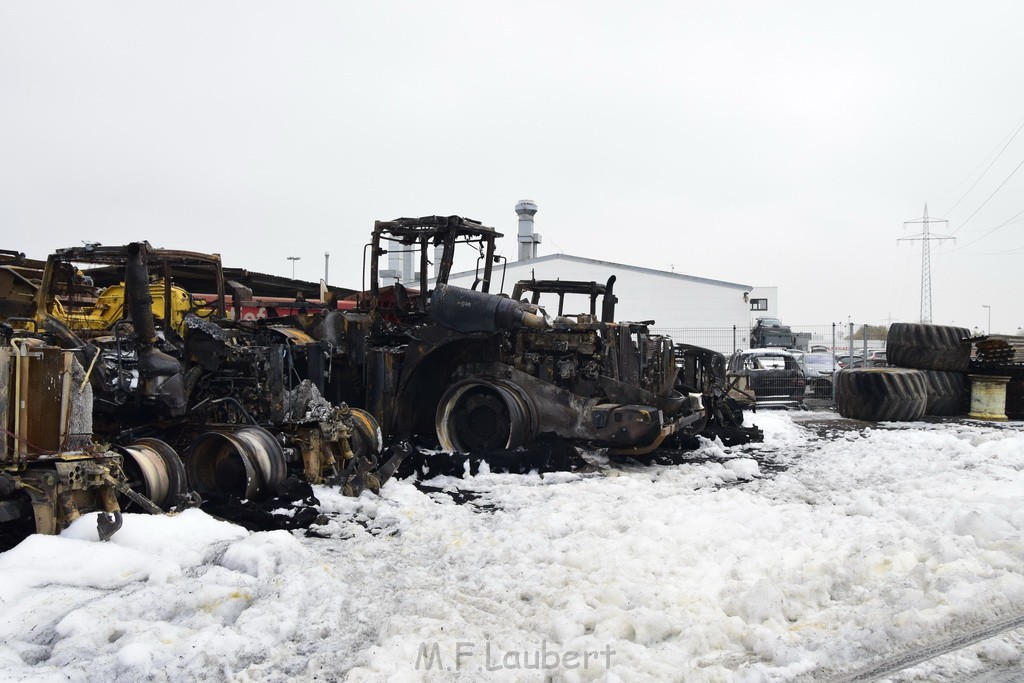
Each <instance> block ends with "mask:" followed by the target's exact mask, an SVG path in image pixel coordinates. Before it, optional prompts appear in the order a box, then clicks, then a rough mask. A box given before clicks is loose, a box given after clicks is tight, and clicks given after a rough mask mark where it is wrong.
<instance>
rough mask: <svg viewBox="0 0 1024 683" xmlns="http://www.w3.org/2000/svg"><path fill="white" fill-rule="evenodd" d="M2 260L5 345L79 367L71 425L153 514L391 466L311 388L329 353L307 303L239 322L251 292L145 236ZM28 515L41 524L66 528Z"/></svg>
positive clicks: (370, 481) (323, 378) (354, 414)
mask: <svg viewBox="0 0 1024 683" xmlns="http://www.w3.org/2000/svg"><path fill="white" fill-rule="evenodd" d="M3 255H4V256H5V257H6V258H5V259H4V260H3V261H0V287H2V288H3V291H0V313H2V315H3V319H4V320H5V325H6V328H5V329H6V330H7V331H8V333H9V334H8V336H9V337H10V338H11V339H12V341H13V343H14V344H15V347H16V348H27V347H29V346H30V345H31V344H45V345H47V348H54V349H55V352H59V353H60V354H61V355H62V357H66V358H68V359H70V360H68V361H66V362H67V363H71V364H72V365H73V366H74V367H80V368H81V375H82V377H81V378H80V379H75V381H74V382H73V384H74V385H75V387H80V388H88V389H89V396H90V401H89V403H90V406H89V408H88V409H83V410H84V412H86V413H89V418H90V420H89V425H88V429H85V428H84V426H83V427H82V428H81V429H79V430H78V431H76V432H75V433H76V434H78V435H80V436H83V437H88V436H92V437H93V438H95V440H96V442H98V443H103V444H106V445H107V446H109V449H110V452H111V454H112V455H116V457H117V458H118V459H119V462H120V465H121V467H120V475H119V476H115V475H112V478H113V479H114V480H116V481H119V482H121V483H122V484H124V483H127V484H128V486H127V487H125V486H121V488H128V490H129V491H133V492H136V493H138V494H142V495H141V496H137V497H138V498H139V499H140V500H142V499H144V498H145V499H151V500H152V501H153V503H155V506H154V505H151V506H150V507H152V509H155V510H159V509H164V510H166V509H170V508H172V507H181V506H185V505H189V504H194V503H196V502H197V501H198V499H199V497H205V498H210V497H214V498H216V497H228V498H234V499H244V500H259V499H261V498H268V497H270V496H272V495H273V494H275V493H276V492H277V491H278V490H279V489H280V488H281V487H282V485H283V484H284V483H285V480H286V478H287V476H288V473H289V470H292V471H295V472H298V473H301V475H302V476H303V477H304V479H305V480H306V481H307V482H309V483H322V482H325V481H333V482H337V483H339V484H340V485H341V486H342V487H343V489H344V490H346V492H347V493H350V494H355V493H358V492H359V491H361V490H362V489H364V488H370V489H376V488H378V487H379V485H380V483H381V480H382V479H386V478H387V476H390V473H391V471H393V469H394V466H395V464H394V463H393V464H392V465H391V466H390V470H389V469H388V466H387V464H385V467H383V468H382V467H379V466H378V462H377V458H378V455H379V453H380V451H381V440H380V430H379V428H378V427H377V424H376V421H375V420H374V418H373V417H372V416H371V415H370V414H369V413H367V412H365V411H362V410H359V409H358V408H350V407H349V406H347V405H344V404H341V405H334V404H331V403H330V402H329V401H328V400H327V399H325V398H324V396H323V393H324V391H326V389H327V387H328V386H329V385H330V384H331V373H330V371H329V361H330V359H331V358H332V356H333V355H334V352H333V350H332V349H331V347H330V345H329V344H328V343H326V342H320V341H318V340H317V339H315V338H314V337H312V336H311V335H310V334H309V333H308V332H307V331H306V330H305V329H304V326H306V327H308V326H311V325H312V323H313V321H314V320H315V319H317V318H320V317H322V316H318V314H317V312H316V307H317V304H318V303H319V302H312V303H304V304H303V306H302V308H303V309H304V310H303V311H301V312H298V313H297V314H295V315H289V316H285V317H281V318H265V319H260V320H242V319H240V318H242V317H244V316H242V315H241V313H242V311H243V310H244V309H246V308H249V309H251V308H253V301H252V299H253V293H252V290H251V289H250V288H248V287H245V286H243V285H241V284H239V283H237V282H234V281H228V280H226V279H225V277H224V272H223V269H222V267H221V262H220V257H219V256H218V255H216V254H213V255H211V254H200V253H195V252H185V251H173V250H164V249H154V248H152V247H150V245H149V244H148V243H145V242H137V243H132V244H129V245H126V246H119V247H101V246H86V247H79V248H71V249H62V250H59V251H57V252H56V253H55V254H53V255H52V256H50V257H49V259H48V260H47V261H46V262H45V263H40V262H30V261H27V260H25V259H23V258H19V257H20V255H15V254H14V253H13V252H11V253H8V252H4V254H3ZM183 284H187V285H188V287H189V288H188V289H186V288H185V287H183V286H182V285H183ZM229 290H230V293H229ZM197 292H200V293H201V294H197ZM17 367H20V366H17ZM19 376H20V375H19ZM64 381H68V380H64ZM12 400H13V399H12ZM62 410H67V409H65V408H62ZM17 415H19V416H21V417H20V419H21V421H22V424H20V425H19V429H22V430H24V429H28V430H29V431H30V432H31V430H32V429H34V428H35V429H37V430H39V429H42V430H44V431H46V430H50V431H53V428H52V425H50V422H49V421H46V420H43V419H42V418H43V417H44V416H43V415H42V414H31V413H27V414H22V413H18V414H17ZM83 425H84V423H83ZM65 431H66V430H65ZM58 432H59V434H63V431H60V430H58ZM53 438H57V439H58V442H59V443H63V440H64V437H63V436H57V435H55V436H53ZM51 441H52V438H51ZM90 441H91V440H90ZM52 446H53V444H50V448H48V449H46V450H48V451H52V450H55V449H54V448H53V447H52ZM18 448H22V450H24V445H19V444H17V443H16V444H15V448H14V452H15V453H19V452H20V451H18ZM56 450H60V449H56ZM100 450H103V449H100ZM23 459H24V457H22V460H23ZM111 462H113V461H111ZM115 469H117V468H115ZM0 486H4V487H5V488H10V485H9V484H8V483H6V480H2V481H0ZM0 493H3V491H0ZM103 495H104V496H106V494H103ZM2 497H4V496H0V498H2ZM58 498H59V496H58ZM100 502H101V503H102V504H103V509H108V508H110V507H112V506H111V505H110V504H109V502H107V499H106V498H104V499H103V500H101V501H100ZM87 507H89V508H91V509H96V507H97V505H95V504H93V505H90V506H87ZM4 509H5V510H8V512H6V513H5V514H6V516H7V517H12V516H13V515H14V510H13V508H10V506H5V508H4ZM147 509H149V508H147ZM151 511H152V510H151ZM65 517H66V516H65ZM36 519H37V528H38V529H39V530H40V531H47V532H53V531H56V530H59V529H60V528H62V527H63V526H64V524H65V523H66V518H60V519H58V521H57V523H55V524H50V523H45V524H39V523H38V520H39V514H38V513H37V514H36Z"/></svg>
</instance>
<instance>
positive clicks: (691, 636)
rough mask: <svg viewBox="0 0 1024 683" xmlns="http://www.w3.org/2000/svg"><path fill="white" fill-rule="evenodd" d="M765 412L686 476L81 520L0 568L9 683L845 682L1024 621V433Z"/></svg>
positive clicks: (996, 642)
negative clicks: (310, 509)
mask: <svg viewBox="0 0 1024 683" xmlns="http://www.w3.org/2000/svg"><path fill="white" fill-rule="evenodd" d="M753 421H754V422H755V423H757V424H758V425H759V426H761V427H762V428H764V430H765V433H766V438H765V443H764V444H759V445H751V446H745V447H742V448H736V449H730V450H729V451H727V450H725V449H722V448H721V447H720V446H716V445H714V444H707V446H706V447H705V448H703V449H702V450H700V451H698V452H695V453H693V454H692V458H691V461H690V462H687V463H684V464H681V465H675V466H649V467H641V466H615V465H608V464H607V463H605V466H604V468H603V470H602V471H601V472H599V473H596V474H586V475H580V474H568V473H558V474H551V475H547V476H545V477H543V478H542V477H539V476H537V475H528V476H517V475H505V474H480V475H478V476H476V477H473V478H471V479H464V480H459V479H452V478H436V479H433V480H430V481H427V482H420V485H417V484H415V483H413V482H411V481H393V482H389V483H388V484H387V486H386V487H385V488H384V490H383V491H382V493H381V495H380V496H379V497H377V496H372V495H369V494H364V496H363V497H361V498H359V499H345V498H342V497H341V496H339V495H338V494H337V493H336V492H334V491H332V490H330V489H326V488H319V489H317V491H316V493H317V495H318V497H319V498H320V500H321V502H322V508H323V511H324V512H325V513H326V514H327V515H328V517H329V518H330V521H329V522H328V523H327V524H326V525H323V526H320V527H317V528H316V532H317V533H318V534H319V535H320V537H307V536H305V535H304V534H303V533H301V532H296V533H294V534H293V533H288V532H284V531H277V532H265V533H250V532H248V531H245V530H244V529H241V528H239V527H237V526H234V525H231V524H228V523H225V522H221V521H217V520H215V519H213V518H211V517H209V516H207V515H205V514H204V513H202V512H199V511H188V512H185V513H182V514H180V515H177V516H175V517H149V516H143V515H128V516H126V519H125V524H124V528H123V529H122V530H121V531H120V532H119V533H118V534H117V535H116V536H115V537H114V539H113V540H112V541H111V542H109V543H99V542H97V541H96V533H95V520H94V518H93V516H92V515H89V516H87V517H85V518H83V519H82V520H80V521H79V522H78V523H76V524H75V525H74V526H73V527H72V528H71V529H69V530H67V531H66V532H65V533H64V534H63V535H62V536H60V537H42V536H34V537H31V538H29V539H28V540H26V541H25V542H23V543H22V544H21V545H19V546H18V547H16V548H14V549H13V550H10V551H8V552H6V553H3V554H0V679H4V680H33V681H35V680H62V681H63V680H69V679H70V680H73V681H93V680H138V679H143V678H148V679H150V680H156V681H162V680H170V681H178V680H192V679H204V680H222V679H231V680H241V681H264V680H297V681H302V680H316V681H326V680H337V679H340V678H346V677H347V678H348V679H350V680H357V681H358V680H378V679H384V678H387V679H390V680H419V679H421V678H427V679H428V680H450V679H455V680H477V679H479V678H481V677H483V676H486V677H489V678H496V679H500V680H544V679H545V678H546V677H547V678H552V677H553V678H554V679H556V680H567V681H586V680H650V679H666V680H670V679H674V680H687V681H690V680H694V681H705V680H707V681H733V680H736V681H762V680H768V681H775V680H821V679H828V678H831V677H838V678H840V679H841V678H842V677H843V674H844V673H849V672H852V671H855V670H858V669H862V668H863V667H865V666H866V665H868V664H869V663H870V662H872V661H873V660H875V659H877V658H879V657H882V656H884V655H886V654H887V653H894V652H898V651H901V650H904V649H906V648H908V647H911V646H913V645H915V644H917V645H920V644H924V643H928V642H932V641H935V640H937V639H941V638H943V637H948V636H950V635H951V634H954V633H957V632H958V631H962V630H969V629H971V628H977V627H980V626H983V625H985V624H986V623H989V622H991V621H994V620H998V619H1005V618H1010V617H1013V616H1015V615H1018V614H1024V538H1022V533H1021V532H1022V531H1024V505H1022V504H1021V501H1022V493H1024V425H1021V424H1020V423H1016V424H1010V425H994V424H986V423H981V422H971V421H959V422H946V423H915V424H910V425H896V424H892V425H881V426H879V427H876V428H868V427H866V426H864V425H862V424H858V423H853V422H850V421H847V420H841V419H837V418H835V417H834V416H833V415H830V414H827V413H810V414H808V413H799V414H781V413H759V414H757V415H756V416H754V420H753ZM1022 653H1024V638H1022V637H1021V634H1020V632H1019V631H1018V632H1014V633H1008V634H1005V635H1004V636H1001V637H997V638H993V639H991V640H989V641H986V642H985V643H981V644H978V645H975V646H973V647H972V648H969V649H968V650H966V651H963V652H960V653H957V654H956V656H947V657H946V658H945V659H942V660H936V661H934V662H931V663H926V664H922V665H919V666H918V667H916V668H915V669H912V670H910V671H908V672H904V673H903V674H901V675H900V677H899V680H936V679H947V680H957V679H960V678H963V677H964V676H966V675H969V674H972V672H977V671H981V670H984V669H986V668H989V669H990V668H991V667H1003V668H1006V669H1013V668H1014V667H1019V666H1020V662H1021V656H1022ZM537 666H539V667H540V668H536V667H537Z"/></svg>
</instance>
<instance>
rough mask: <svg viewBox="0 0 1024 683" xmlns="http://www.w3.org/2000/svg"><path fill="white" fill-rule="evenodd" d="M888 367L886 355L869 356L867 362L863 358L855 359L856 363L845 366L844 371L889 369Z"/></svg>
mask: <svg viewBox="0 0 1024 683" xmlns="http://www.w3.org/2000/svg"><path fill="white" fill-rule="evenodd" d="M888 365H889V363H888V362H887V361H886V360H885V353H879V354H870V355H868V357H867V360H865V359H863V358H861V357H860V356H856V357H855V358H854V361H853V362H852V363H847V364H846V365H844V366H843V369H844V370H845V369H847V368H851V369H852V368H884V367H887V366H888Z"/></svg>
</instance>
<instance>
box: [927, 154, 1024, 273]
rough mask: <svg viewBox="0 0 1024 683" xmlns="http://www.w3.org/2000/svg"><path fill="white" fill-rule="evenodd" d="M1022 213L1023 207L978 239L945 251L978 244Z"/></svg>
mask: <svg viewBox="0 0 1024 683" xmlns="http://www.w3.org/2000/svg"><path fill="white" fill-rule="evenodd" d="M1021 164H1024V161H1022V162H1021ZM1017 168H1020V166H1018V167H1017ZM1022 214H1024V209H1021V210H1020V211H1018V212H1017V213H1016V214H1014V215H1013V216H1011V217H1010V218H1009V219H1007V220H1005V221H1003V222H1002V223H1000V224H999V225H997V226H996V227H994V228H992V229H991V230H989V231H988V232H986V233H985V234H984V235H982V236H981V237H979V238H977V239H975V240H973V241H971V242H968V243H967V244H964V245H961V246H959V247H956V248H955V249H950V250H949V251H947V252H944V253H946V254H952V253H953V252H954V251H960V250H961V249H966V248H967V247H969V246H971V245H972V244H977V243H978V242H980V241H981V240H983V239H985V238H986V237H988V236H989V235H991V234H992V233H994V232H995V231H996V230H998V229H999V228H1002V227H1004V226H1007V225H1009V224H1010V223H1015V222H1016V220H1017V218H1018V217H1019V216H1020V215H1022ZM953 232H956V230H954V231H953Z"/></svg>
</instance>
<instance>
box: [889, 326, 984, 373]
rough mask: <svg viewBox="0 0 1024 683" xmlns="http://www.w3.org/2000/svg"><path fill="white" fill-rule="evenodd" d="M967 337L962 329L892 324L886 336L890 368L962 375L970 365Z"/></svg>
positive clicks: (969, 348)
mask: <svg viewBox="0 0 1024 683" xmlns="http://www.w3.org/2000/svg"><path fill="white" fill-rule="evenodd" d="M970 336H971V332H970V330H968V329H967V328H966V327H952V326H949V325H924V324H921V323H893V324H892V325H890V326H889V332H888V334H887V335H886V344H885V352H886V359H887V360H888V362H889V363H890V364H891V365H895V366H897V367H901V368H916V369H918V370H946V371H949V372H966V371H967V366H968V365H969V364H970V362H971V344H970V342H968V341H966V340H967V339H968V338H969V337H970Z"/></svg>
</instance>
